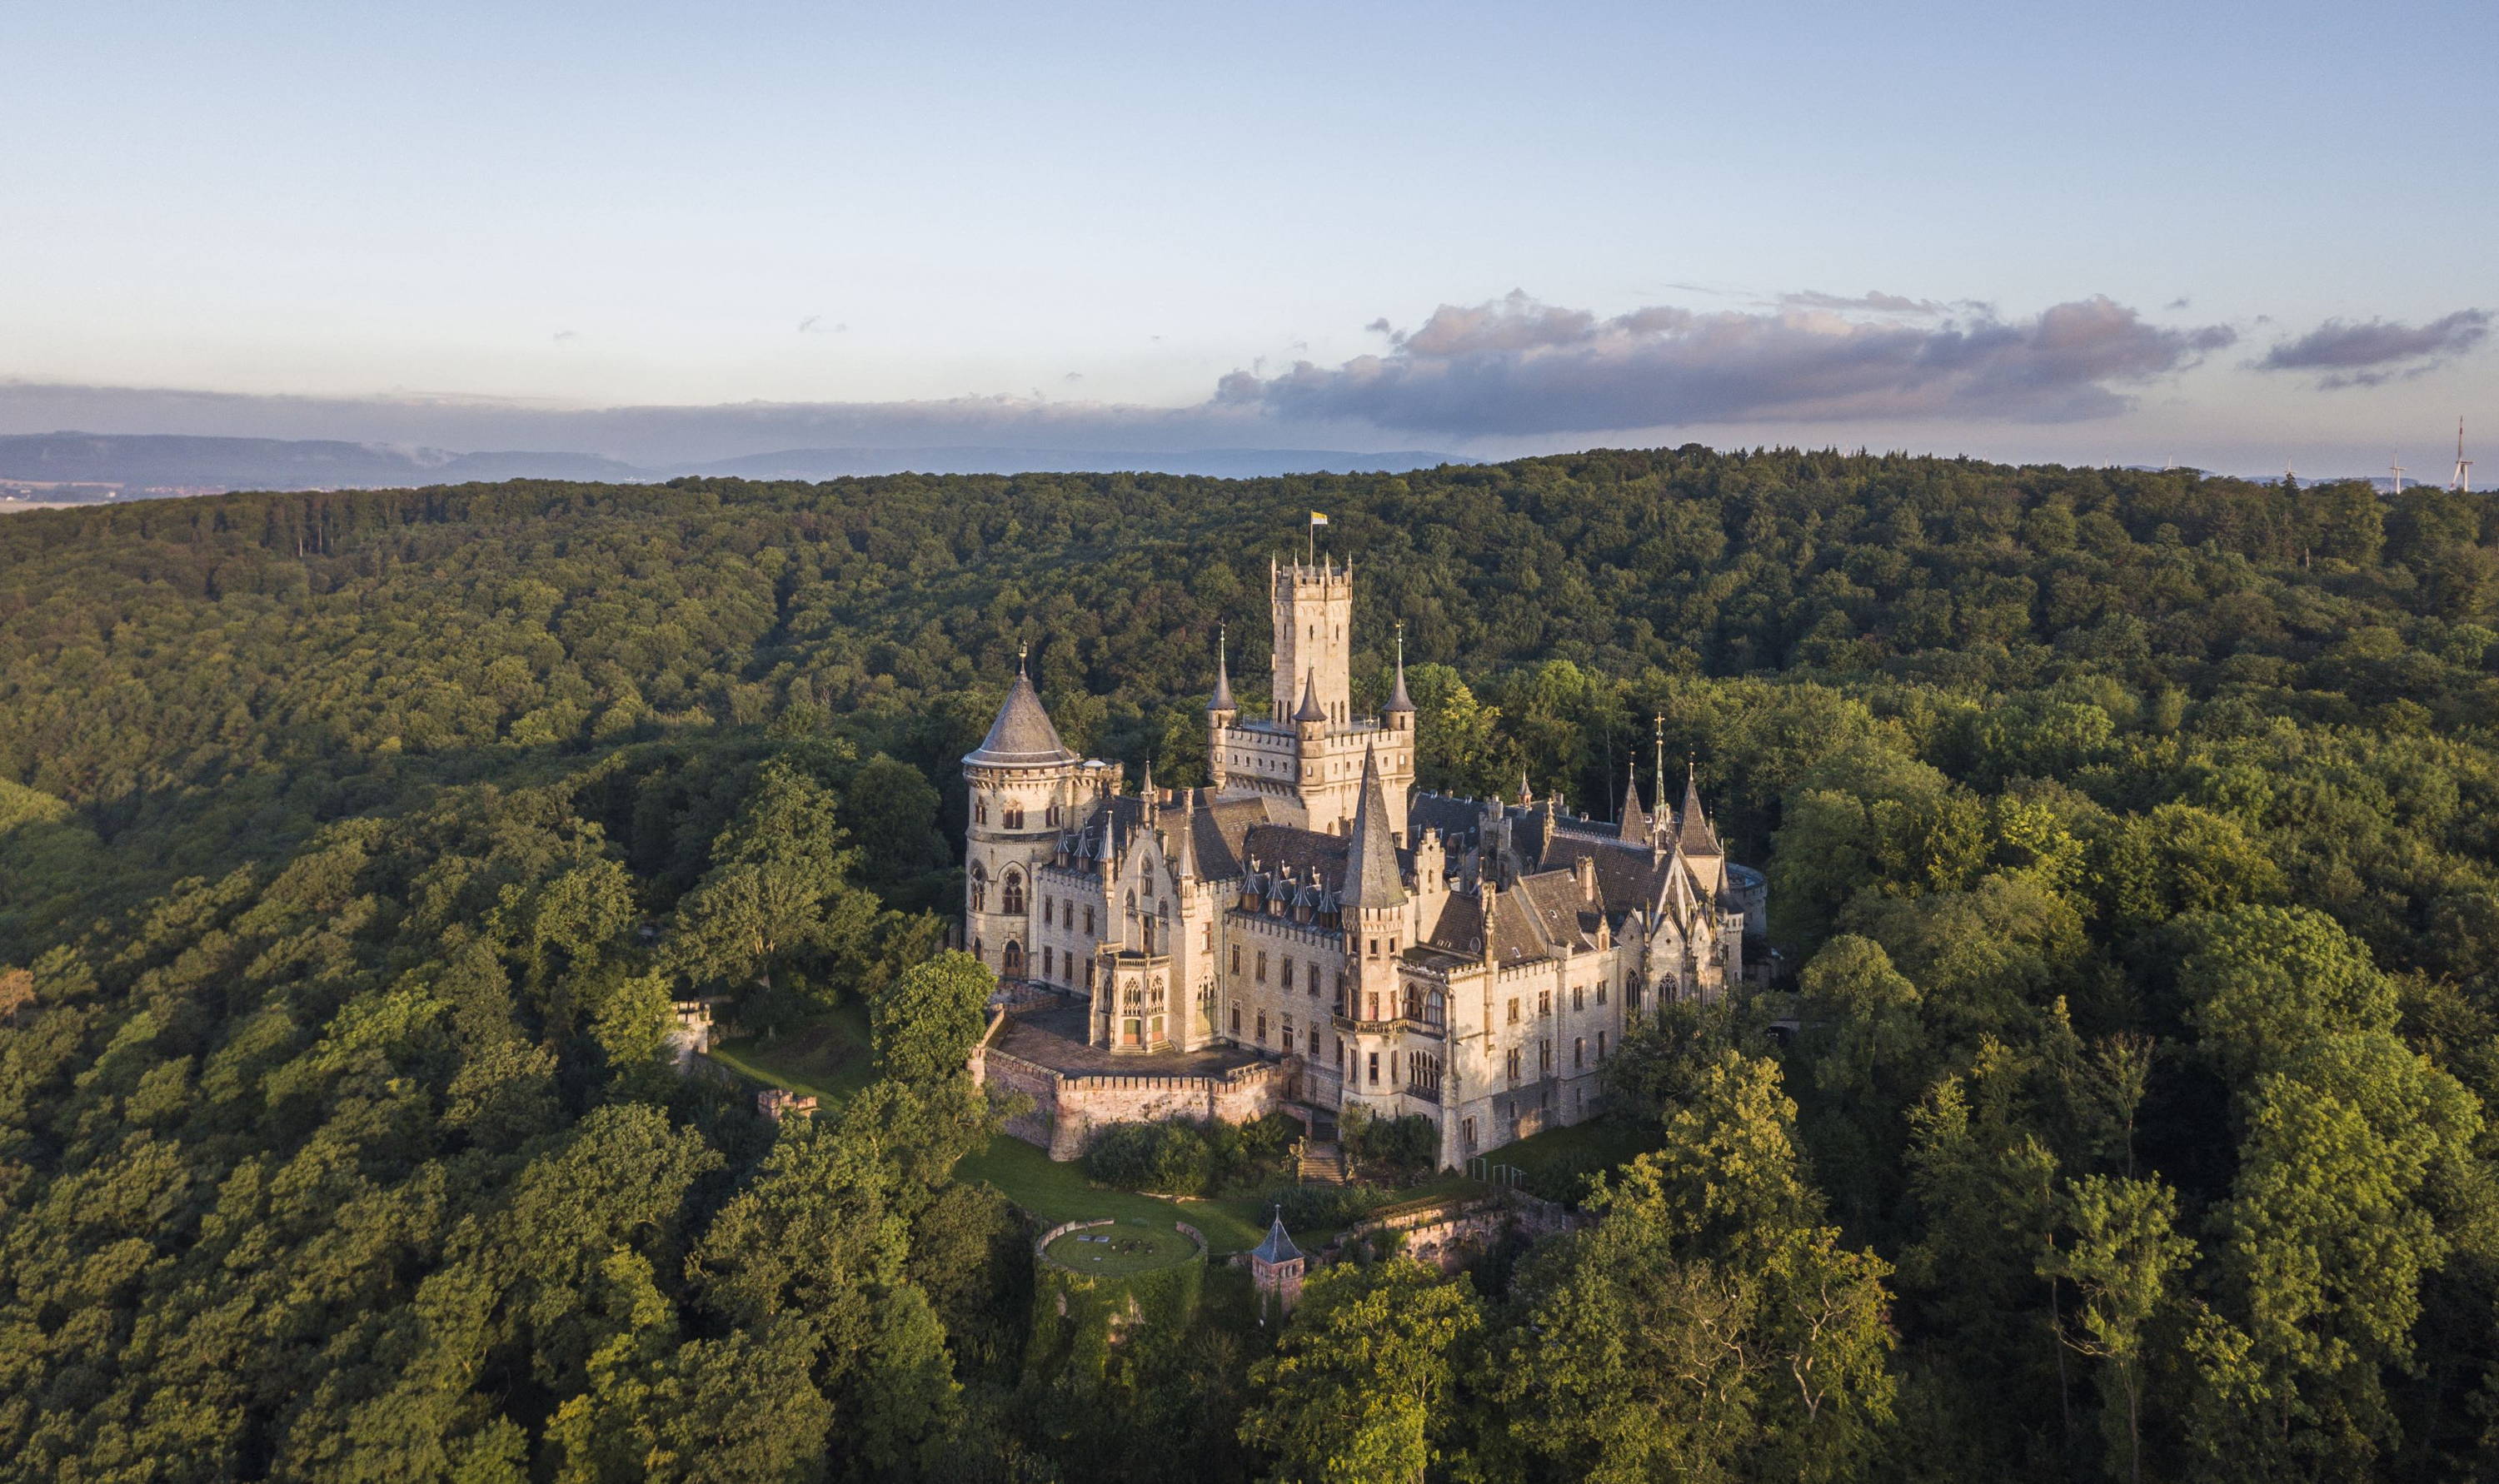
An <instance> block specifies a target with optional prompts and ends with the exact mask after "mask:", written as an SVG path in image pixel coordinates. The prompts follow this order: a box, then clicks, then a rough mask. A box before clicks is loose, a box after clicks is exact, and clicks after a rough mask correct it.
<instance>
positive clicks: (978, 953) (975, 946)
mask: <svg viewBox="0 0 2499 1484" xmlns="http://www.w3.org/2000/svg"><path fill="white" fill-rule="evenodd" d="M972 956H973V957H975V958H977V959H979V960H981V961H982V962H983V963H987V962H989V960H990V955H989V952H988V951H987V950H985V949H983V948H982V947H981V940H980V939H978V938H975V939H973V940H972Z"/></svg>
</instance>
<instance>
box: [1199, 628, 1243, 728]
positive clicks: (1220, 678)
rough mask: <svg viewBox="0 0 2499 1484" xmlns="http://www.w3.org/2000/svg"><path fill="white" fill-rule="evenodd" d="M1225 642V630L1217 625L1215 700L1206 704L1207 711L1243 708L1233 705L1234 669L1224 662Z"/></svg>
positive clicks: (1233, 710) (1235, 710) (1234, 710)
mask: <svg viewBox="0 0 2499 1484" xmlns="http://www.w3.org/2000/svg"><path fill="white" fill-rule="evenodd" d="M1223 641H1224V629H1223V628H1222V626H1220V625H1217V627H1216V630H1215V699H1213V700H1211V701H1208V702H1207V703H1206V709H1207V710H1209V711H1232V712H1238V711H1239V710H1240V709H1241V708H1240V707H1238V706H1235V705H1234V704H1232V668H1231V666H1230V665H1229V664H1227V663H1225V662H1224V656H1223V650H1224V642H1223Z"/></svg>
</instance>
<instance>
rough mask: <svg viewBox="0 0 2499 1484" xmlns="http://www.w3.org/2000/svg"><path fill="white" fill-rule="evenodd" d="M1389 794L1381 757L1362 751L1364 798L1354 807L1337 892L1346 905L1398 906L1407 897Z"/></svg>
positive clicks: (1368, 751)
mask: <svg viewBox="0 0 2499 1484" xmlns="http://www.w3.org/2000/svg"><path fill="white" fill-rule="evenodd" d="M1389 828H1390V826H1389V823H1388V797H1387V793H1386V792H1385V790H1383V789H1382V788H1381V787H1380V782H1379V755H1378V754H1377V753H1374V752H1372V751H1371V750H1369V749H1367V748H1366V749H1364V751H1363V754H1362V800H1361V802H1360V803H1357V804H1356V805H1354V808H1353V833H1352V834H1351V835H1350V836H1348V837H1347V840H1346V853H1347V865H1346V874H1345V881H1344V884H1343V885H1342V886H1341V887H1339V888H1338V893H1339V894H1340V895H1341V896H1342V897H1343V898H1344V899H1345V905H1347V907H1395V906H1399V905H1401V904H1403V903H1404V902H1405V900H1406V881H1405V873H1404V872H1402V871H1400V870H1399V869H1398V868H1397V841H1396V837H1395V836H1393V835H1392V834H1390V833H1389Z"/></svg>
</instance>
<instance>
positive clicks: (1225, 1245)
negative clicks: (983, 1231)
mask: <svg viewBox="0 0 2499 1484" xmlns="http://www.w3.org/2000/svg"><path fill="white" fill-rule="evenodd" d="M955 1174H956V1177H957V1178H960V1179H976V1180H987V1181H989V1182H990V1184H992V1185H995V1186H996V1187H997V1188H998V1192H999V1194H1001V1195H1004V1196H1005V1197H1006V1198H1007V1199H1008V1200H1010V1201H1013V1202H1014V1203H1016V1205H1018V1206H1021V1207H1022V1208H1023V1209H1024V1210H1028V1211H1030V1212H1032V1214H1033V1216H1034V1217H1035V1218H1036V1219H1037V1220H1039V1221H1041V1222H1042V1223H1043V1224H1044V1225H1047V1226H1055V1225H1057V1224H1058V1223H1059V1222H1061V1221H1089V1220H1091V1219H1093V1218H1094V1217H1096V1216H1109V1217H1111V1218H1112V1219H1114V1220H1116V1221H1120V1222H1130V1221H1139V1222H1156V1221H1158V1222H1161V1223H1162V1224H1163V1225H1164V1226H1166V1227H1168V1226H1169V1225H1170V1224H1171V1223H1172V1222H1174V1221H1185V1222H1187V1223H1188V1224H1189V1225H1191V1226H1193V1227H1196V1228H1197V1229H1198V1230H1199V1231H1201V1232H1203V1233H1205V1234H1206V1247H1207V1251H1208V1253H1209V1254H1210V1255H1212V1256H1215V1257H1222V1256H1224V1255H1226V1254H1228V1253H1233V1252H1246V1251H1248V1250H1249V1249H1250V1248H1251V1247H1254V1246H1256V1245H1257V1244H1258V1239H1259V1238H1261V1237H1264V1236H1266V1235H1267V1210H1266V1208H1265V1207H1264V1206H1262V1205H1261V1204H1260V1203H1258V1202H1256V1201H1166V1200H1163V1199H1161V1198H1160V1197H1158V1196H1147V1195H1136V1194H1134V1193H1132V1192H1129V1191H1125V1190H1110V1189H1106V1188H1104V1187H1102V1186H1099V1185H1093V1184H1089V1183H1087V1180H1086V1178H1085V1167H1084V1166H1083V1165H1081V1164H1077V1163H1075V1162H1074V1161H1070V1162H1068V1163H1066V1164H1063V1165H1062V1164H1056V1163H1054V1162H1053V1161H1052V1160H1051V1157H1050V1156H1049V1155H1048V1154H1045V1153H1043V1152H1042V1151H1041V1150H1039V1149H1037V1148H1034V1147H1033V1146H1032V1145H1028V1144H1026V1143H1024V1142H1023V1141H1022V1140H1021V1139H1018V1138H1016V1137H1015V1136H1014V1135H1012V1134H1000V1135H999V1136H998V1137H997V1138H995V1139H993V1140H991V1141H990V1146H989V1147H988V1148H986V1149H983V1150H981V1151H980V1152H979V1153H977V1154H971V1155H967V1156H965V1157H964V1160H963V1162H962V1163H961V1164H959V1165H957V1166H956V1167H955ZM1314 1235H1316V1234H1314ZM1296 1237H1297V1240H1298V1234H1296Z"/></svg>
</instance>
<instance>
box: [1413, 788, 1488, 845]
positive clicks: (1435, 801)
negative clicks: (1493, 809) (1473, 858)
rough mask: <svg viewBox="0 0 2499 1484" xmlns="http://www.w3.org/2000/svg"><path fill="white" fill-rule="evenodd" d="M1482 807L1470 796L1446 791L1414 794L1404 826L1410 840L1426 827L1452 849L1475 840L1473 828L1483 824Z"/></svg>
mask: <svg viewBox="0 0 2499 1484" xmlns="http://www.w3.org/2000/svg"><path fill="white" fill-rule="evenodd" d="M1483 812H1484V806H1483V805H1482V804H1480V803H1477V801H1476V800H1474V799H1471V798H1451V797H1449V796H1448V795H1447V794H1445V793H1417V794H1415V795H1414V803H1413V805H1412V808H1410V809H1409V810H1408V811H1407V815H1406V828H1407V832H1408V837H1409V838H1410V839H1411V838H1412V837H1413V836H1415V835H1419V834H1421V833H1422V832H1423V831H1424V830H1427V829H1437V830H1439V831H1440V832H1441V838H1442V839H1443V840H1444V841H1446V842H1447V843H1448V845H1449V848H1450V849H1451V850H1453V851H1454V850H1457V849H1459V848H1461V847H1463V846H1468V845H1473V844H1475V843H1476V831H1477V830H1479V829H1481V828H1482V827H1483Z"/></svg>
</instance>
